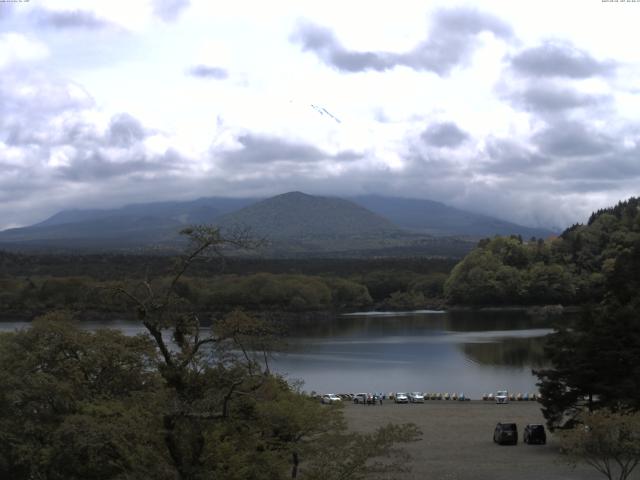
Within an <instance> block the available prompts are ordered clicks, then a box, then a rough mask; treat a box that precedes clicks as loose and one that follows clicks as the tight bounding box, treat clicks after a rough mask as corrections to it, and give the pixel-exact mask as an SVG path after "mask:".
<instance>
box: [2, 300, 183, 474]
mask: <svg viewBox="0 0 640 480" xmlns="http://www.w3.org/2000/svg"><path fill="white" fill-rule="evenodd" d="M155 357H156V353H155V348H154V346H153V344H152V343H151V342H150V341H149V339H148V338H145V337H126V336H124V335H123V334H121V333H119V332H117V331H110V330H98V331H96V332H95V333H91V332H87V331H85V330H80V329H79V328H77V327H76V326H75V325H74V324H73V323H71V321H70V316H69V314H64V313H52V314H49V315H46V316H45V317H42V318H40V319H38V320H36V321H34V322H33V325H32V327H31V328H30V329H28V330H23V331H18V332H15V333H4V334H2V335H0V477H1V478H13V479H16V480H18V479H21V478H29V479H31V478H50V479H74V478H75V479H81V478H82V479H94V478H95V479H100V478H125V477H124V476H122V475H121V473H122V472H123V471H127V472H130V473H131V475H132V476H133V478H142V475H141V474H140V475H139V473H140V472H145V474H148V475H153V476H154V477H156V478H158V479H162V478H167V479H169V478H172V477H171V475H170V469H169V466H168V464H167V462H166V461H165V457H166V455H165V453H166V452H165V451H164V447H163V443H162V440H161V438H158V435H157V433H156V432H157V431H158V430H159V429H160V428H161V423H160V422H159V417H158V416H157V415H156V413H157V412H158V411H159V409H160V407H161V405H162V403H163V402H164V398H163V392H162V389H161V388H160V383H159V380H160V379H159V377H158V376H157V374H156V373H155V372H154V370H153V365H154V362H155Z"/></svg>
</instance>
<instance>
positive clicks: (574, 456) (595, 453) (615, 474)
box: [561, 410, 640, 480]
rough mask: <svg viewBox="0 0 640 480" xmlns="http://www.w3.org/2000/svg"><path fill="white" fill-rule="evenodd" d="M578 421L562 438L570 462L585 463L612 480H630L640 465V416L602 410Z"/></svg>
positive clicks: (562, 445) (564, 450) (562, 446)
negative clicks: (628, 479)
mask: <svg viewBox="0 0 640 480" xmlns="http://www.w3.org/2000/svg"><path fill="white" fill-rule="evenodd" d="M578 421H579V423H578V425H576V427H575V428H574V429H572V430H570V431H567V432H563V434H562V436H561V448H562V451H563V452H564V453H565V454H566V455H567V456H568V458H569V461H570V462H571V463H573V464H576V463H577V462H580V461H584V462H586V463H587V464H588V465H590V466H592V467H593V468H595V469H596V470H597V471H598V472H600V473H602V474H603V475H604V476H605V477H607V478H608V479H609V480H614V479H616V478H617V479H619V480H626V479H627V478H629V477H630V475H631V473H632V472H633V470H634V469H635V468H636V467H637V466H638V464H639V463H640V414H637V413H636V414H618V413H613V412H611V411H608V410H600V411H597V412H593V413H590V414H587V413H583V414H581V415H580V416H579V418H578Z"/></svg>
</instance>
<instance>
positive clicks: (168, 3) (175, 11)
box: [152, 0, 191, 22]
mask: <svg viewBox="0 0 640 480" xmlns="http://www.w3.org/2000/svg"><path fill="white" fill-rule="evenodd" d="M190 4H191V2H190V0H153V4H152V5H153V13H154V14H155V15H156V16H158V17H159V18H161V19H162V20H164V21H165V22H173V21H175V20H177V19H178V17H179V16H180V14H181V13H182V12H183V11H184V10H185V9H186V8H187V7H188V6H189V5H190Z"/></svg>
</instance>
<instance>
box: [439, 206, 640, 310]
mask: <svg viewBox="0 0 640 480" xmlns="http://www.w3.org/2000/svg"><path fill="white" fill-rule="evenodd" d="M639 207H640V199H638V198H630V199H629V200H626V201H624V202H620V203H618V205H616V206H614V207H611V208H607V209H602V210H599V211H597V212H595V213H593V214H592V215H591V217H590V218H589V221H588V223H587V224H586V225H581V224H576V225H573V226H572V227H570V228H568V229H566V230H565V231H564V232H563V233H562V234H561V235H560V236H559V237H557V238H551V239H534V238H532V239H530V240H528V241H524V240H523V239H522V238H520V237H516V236H512V237H495V238H492V239H485V240H482V241H480V242H479V244H478V246H477V247H476V248H475V249H474V250H473V251H472V252H471V253H470V254H469V255H467V256H466V257H465V258H464V259H463V260H462V261H461V262H460V263H459V264H457V265H456V266H455V267H454V268H453V270H452V271H451V274H450V275H449V277H448V278H447V281H446V283H445V286H444V295H445V297H446V300H447V302H448V303H449V304H454V305H475V306H481V305H545V304H562V305H581V304H584V303H587V302H593V301H595V302H598V301H601V300H603V299H604V296H605V293H606V283H607V281H608V279H613V278H616V279H618V280H617V281H624V279H625V278H626V277H628V276H629V275H631V273H627V274H624V273H623V270H624V269H625V258H626V256H628V255H629V254H630V253H631V252H632V251H633V250H634V249H637V248H638V245H640V208H639Z"/></svg>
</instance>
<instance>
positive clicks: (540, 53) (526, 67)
mask: <svg viewBox="0 0 640 480" xmlns="http://www.w3.org/2000/svg"><path fill="white" fill-rule="evenodd" d="M511 65H512V66H513V68H514V69H515V70H516V71H517V72H519V73H521V74H525V75H530V76H533V77H567V78H573V79H578V78H589V77H595V76H606V75H611V74H613V73H614V72H615V70H616V68H617V64H616V63H615V62H613V61H598V60H596V59H595V58H593V57H592V56H591V55H589V53H587V52H585V51H584V50H580V49H578V48H576V47H574V46H573V45H571V44H569V43H566V42H554V41H547V42H545V43H543V44H542V45H540V46H538V47H533V48H529V49H526V50H523V51H522V52H520V53H519V54H517V55H516V56H514V57H513V58H512V59H511Z"/></svg>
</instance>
